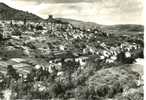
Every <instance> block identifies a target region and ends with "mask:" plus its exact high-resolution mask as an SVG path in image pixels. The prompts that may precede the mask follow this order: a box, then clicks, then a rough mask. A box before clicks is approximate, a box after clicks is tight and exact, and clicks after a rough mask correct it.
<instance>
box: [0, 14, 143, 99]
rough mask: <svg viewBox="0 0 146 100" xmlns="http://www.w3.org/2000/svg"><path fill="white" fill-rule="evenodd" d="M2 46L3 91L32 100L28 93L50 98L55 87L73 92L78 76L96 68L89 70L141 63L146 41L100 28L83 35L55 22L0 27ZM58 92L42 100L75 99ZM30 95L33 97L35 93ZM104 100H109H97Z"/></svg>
mask: <svg viewBox="0 0 146 100" xmlns="http://www.w3.org/2000/svg"><path fill="white" fill-rule="evenodd" d="M0 44H1V47H0V74H1V76H0V77H1V78H0V84H1V86H2V87H0V88H1V90H5V89H7V88H11V89H12V91H14V92H13V93H15V94H16V96H13V97H12V98H20V97H22V95H24V94H25V95H27V96H29V95H30V94H26V93H29V92H30V91H35V90H36V91H39V92H44V93H47V92H46V91H49V86H50V84H51V82H54V83H56V84H59V83H60V84H61V83H62V84H66V85H67V86H66V87H65V89H66V88H67V89H68V90H69V89H72V87H71V86H70V85H73V84H74V83H72V82H73V81H74V80H75V82H77V83H76V84H79V83H78V82H80V80H78V79H76V78H77V76H80V74H81V73H84V71H85V69H87V68H88V69H90V67H89V66H92V67H94V68H93V69H92V67H91V69H92V72H91V73H93V72H94V71H95V70H99V69H103V68H104V69H106V68H110V67H111V66H121V65H123V64H132V63H134V62H135V60H136V59H137V58H143V49H144V44H143V35H139V37H137V36H128V35H119V36H117V35H114V34H111V33H106V32H104V31H103V30H102V29H99V28H94V29H80V28H77V27H74V26H73V25H71V24H69V23H65V22H61V21H59V20H55V19H53V18H52V17H50V19H49V20H48V21H45V22H31V21H27V20H24V21H15V20H8V21H4V20H3V21H0ZM88 73H89V72H88ZM86 75H87V74H86ZM86 75H85V76H86ZM85 76H84V77H85ZM4 77H5V78H4ZM6 79H7V81H5V80H6ZM66 80H68V81H66ZM138 80H139V79H138ZM14 83H16V84H19V83H20V84H21V85H22V84H27V85H25V86H23V85H22V87H21V88H24V89H26V90H25V91H24V92H23V91H22V90H21V89H20V88H18V87H17V86H16V85H15V84H14ZM32 83H34V84H32ZM82 83H84V81H83V82H82ZM8 84H9V85H8ZM140 85H143V83H140ZM53 86H54V85H53ZM57 86H58V85H57ZM59 86H60V85H59ZM14 87H17V89H18V91H19V92H16V91H15V89H13V88H14ZM29 87H30V88H29ZM31 87H33V88H31ZM55 87H56V85H55ZM55 87H54V88H53V89H56V88H55ZM74 87H75V86H74ZM32 89H33V90H32ZM57 89H58V88H57ZM59 89H60V90H52V91H54V92H52V94H51V93H50V94H49V96H48V95H47V94H44V98H45V96H48V97H47V98H54V97H57V96H58V94H59V96H60V98H72V97H73V96H71V95H70V94H71V93H69V94H66V95H67V96H63V94H62V91H63V90H64V89H62V87H61V86H60V88H59ZM26 91H27V92H26ZM28 91H29V92H28ZM1 92H2V91H1ZM53 93H54V94H53ZM105 94H106V93H105ZM13 95H14V94H13ZM31 95H33V96H32V97H35V96H37V93H36V94H35V93H34V94H31ZM34 95H35V96H34ZM102 96H105V95H100V96H99V97H102ZM2 97H3V96H2ZM3 98H4V97H3ZM41 98H43V94H41ZM90 98H91V97H90ZM90 100H91V99H90ZM104 100H105V99H104ZM139 100H140V99H139Z"/></svg>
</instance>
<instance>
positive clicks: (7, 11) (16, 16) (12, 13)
mask: <svg viewBox="0 0 146 100" xmlns="http://www.w3.org/2000/svg"><path fill="white" fill-rule="evenodd" d="M24 19H29V20H33V21H34V20H42V18H40V17H38V16H37V15H34V14H32V13H29V12H25V11H21V10H17V9H14V8H11V7H9V6H8V5H6V4H4V3H0V20H24Z"/></svg>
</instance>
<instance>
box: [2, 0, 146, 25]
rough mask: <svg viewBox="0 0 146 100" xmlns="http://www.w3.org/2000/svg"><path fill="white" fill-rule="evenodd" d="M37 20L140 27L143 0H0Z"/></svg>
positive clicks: (142, 16)
mask: <svg viewBox="0 0 146 100" xmlns="http://www.w3.org/2000/svg"><path fill="white" fill-rule="evenodd" d="M0 2H5V3H6V4H8V5H9V6H11V7H13V8H17V9H20V10H24V11H29V12H32V13H35V14H37V15H38V16H40V17H43V18H47V17H48V15H49V14H52V15H54V17H63V18H71V19H78V20H83V21H91V22H96V23H99V24H106V25H111V24H144V22H143V21H144V20H143V18H144V13H143V9H144V0H0Z"/></svg>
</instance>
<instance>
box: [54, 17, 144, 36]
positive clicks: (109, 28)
mask: <svg viewBox="0 0 146 100" xmlns="http://www.w3.org/2000/svg"><path fill="white" fill-rule="evenodd" d="M56 19H57V20H61V21H62V22H68V23H70V24H72V25H73V26H74V27H77V28H81V29H94V28H98V29H101V30H103V31H105V32H107V33H112V34H127V35H128V34H139V33H140V34H141V33H143V32H144V26H143V25H136V24H123V25H122V24H121V25H100V24H97V23H94V22H84V21H79V20H74V19H66V18H56Z"/></svg>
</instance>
